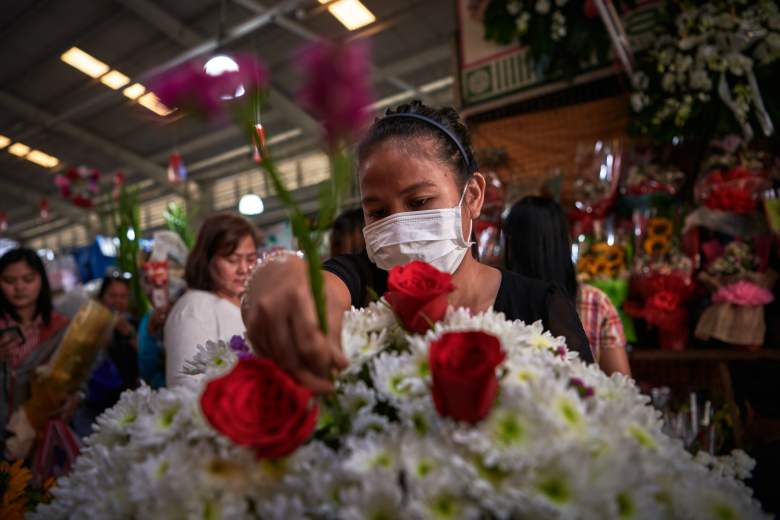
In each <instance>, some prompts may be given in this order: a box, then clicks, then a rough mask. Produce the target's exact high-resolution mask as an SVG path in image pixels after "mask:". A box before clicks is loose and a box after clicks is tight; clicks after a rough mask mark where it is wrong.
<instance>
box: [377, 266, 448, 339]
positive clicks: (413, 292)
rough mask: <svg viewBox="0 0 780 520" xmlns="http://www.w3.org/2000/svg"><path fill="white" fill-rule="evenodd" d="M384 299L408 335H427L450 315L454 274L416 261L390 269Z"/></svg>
mask: <svg viewBox="0 0 780 520" xmlns="http://www.w3.org/2000/svg"><path fill="white" fill-rule="evenodd" d="M387 289H388V290H387V292H386V293H385V294H384V298H385V300H386V301H387V303H388V304H389V305H390V307H392V309H393V311H394V312H395V314H396V316H398V319H399V320H400V321H401V324H402V325H403V326H404V328H405V329H406V330H408V331H409V332H414V333H416V334H424V333H425V332H426V331H427V330H428V329H430V328H431V324H433V323H436V322H437V321H439V320H441V319H442V318H444V315H445V314H446V313H447V295H448V294H449V293H451V292H452V291H454V290H455V286H453V285H452V275H450V274H449V273H444V272H442V271H439V270H438V269H436V268H435V267H433V266H432V265H430V264H426V263H425V262H420V261H418V260H417V261H414V262H409V263H408V264H406V265H404V266H396V267H393V268H392V269H391V270H390V275H389V276H388V279H387Z"/></svg>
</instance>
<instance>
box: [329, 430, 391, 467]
mask: <svg viewBox="0 0 780 520" xmlns="http://www.w3.org/2000/svg"><path fill="white" fill-rule="evenodd" d="M346 451H347V453H348V456H347V458H346V460H344V463H343V464H344V469H345V470H347V471H348V472H351V473H352V474H354V475H356V476H358V477H359V478H363V477H364V476H365V475H368V474H375V473H385V474H389V475H394V474H395V473H397V471H398V468H399V465H400V463H401V461H400V455H399V452H398V432H397V431H395V430H392V431H388V432H384V433H381V434H377V433H369V434H368V435H366V436H365V437H350V438H349V439H348V440H347V448H346Z"/></svg>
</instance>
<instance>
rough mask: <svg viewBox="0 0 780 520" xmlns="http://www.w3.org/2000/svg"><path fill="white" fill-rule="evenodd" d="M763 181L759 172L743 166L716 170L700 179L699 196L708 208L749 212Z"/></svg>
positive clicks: (752, 207) (752, 208)
mask: <svg viewBox="0 0 780 520" xmlns="http://www.w3.org/2000/svg"><path fill="white" fill-rule="evenodd" d="M765 183H766V179H765V178H764V176H763V175H762V174H761V173H760V172H754V171H751V170H749V169H748V168H746V167H745V166H736V167H734V168H732V169H731V170H728V171H722V170H716V171H713V172H711V173H710V174H709V175H707V177H706V178H705V179H704V180H703V181H702V184H701V187H700V188H699V192H700V195H699V198H700V200H701V202H702V203H703V204H704V205H705V206H707V207H708V208H710V209H717V210H721V211H732V212H734V213H750V212H751V211H753V210H755V209H756V204H757V198H756V193H757V192H758V190H759V189H760V188H761V187H762V186H763V185H764V184H765Z"/></svg>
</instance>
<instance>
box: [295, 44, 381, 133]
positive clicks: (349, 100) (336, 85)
mask: <svg viewBox="0 0 780 520" xmlns="http://www.w3.org/2000/svg"><path fill="white" fill-rule="evenodd" d="M297 62H298V63H297V64H298V68H299V69H300V71H301V73H302V74H303V75H304V81H303V86H302V87H301V89H300V91H299V92H298V99H299V101H300V103H301V105H302V106H303V107H304V108H305V109H306V110H307V111H308V112H309V113H311V115H312V116H314V117H315V118H316V119H318V120H319V121H320V122H321V123H322V126H323V129H324V133H325V140H326V141H327V142H328V144H329V145H330V146H335V145H337V144H338V142H339V141H342V140H349V139H351V138H354V137H355V135H356V134H357V133H358V132H359V131H360V130H361V129H363V128H364V127H365V126H366V124H367V123H368V120H369V111H368V110H369V105H370V104H371V103H372V101H373V96H372V94H371V89H370V85H369V72H370V68H369V51H368V46H367V45H366V44H365V43H364V42H352V43H349V44H335V43H329V42H323V43H317V44H315V45H312V46H311V47H307V48H306V49H304V50H303V51H302V52H301V54H300V55H299V57H298V60H297Z"/></svg>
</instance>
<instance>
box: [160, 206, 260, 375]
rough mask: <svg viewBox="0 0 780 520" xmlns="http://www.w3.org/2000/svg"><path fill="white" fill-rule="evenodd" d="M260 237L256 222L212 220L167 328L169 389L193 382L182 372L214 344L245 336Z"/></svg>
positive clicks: (224, 216) (197, 243)
mask: <svg viewBox="0 0 780 520" xmlns="http://www.w3.org/2000/svg"><path fill="white" fill-rule="evenodd" d="M257 246H258V236H257V230H256V228H255V227H254V226H253V225H252V223H251V222H249V221H248V220H246V219H245V218H243V217H239V216H238V215H233V214H228V213H220V214H217V215H212V216H210V217H209V218H207V219H206V220H205V221H204V222H203V224H202V226H201V228H200V231H199V232H198V238H197V239H196V241H195V245H194V246H193V248H192V251H190V254H189V256H188V257H187V264H186V266H185V271H184V276H185V280H186V282H187V292H186V293H184V295H183V296H182V297H181V298H179V300H178V301H177V302H176V304H175V305H174V306H173V309H171V312H170V314H169V315H168V319H167V320H166V322H165V329H164V338H165V372H166V385H167V386H169V387H171V386H176V385H178V384H181V383H182V381H183V380H184V379H185V378H187V377H189V376H187V375H186V374H184V373H183V372H182V370H183V368H184V367H185V364H186V362H187V361H189V360H191V359H192V358H193V357H194V356H195V354H196V353H197V352H198V345H204V344H205V343H206V342H207V341H209V340H224V341H229V340H230V338H231V337H232V336H236V335H243V334H244V330H245V328H244V322H243V321H242V319H241V310H240V308H239V306H240V302H241V296H242V294H243V292H244V287H245V285H246V279H247V276H248V275H249V273H250V272H251V271H252V268H253V267H254V266H255V263H256V262H257Z"/></svg>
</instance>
